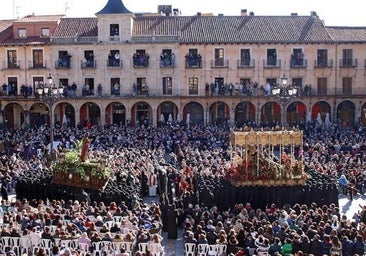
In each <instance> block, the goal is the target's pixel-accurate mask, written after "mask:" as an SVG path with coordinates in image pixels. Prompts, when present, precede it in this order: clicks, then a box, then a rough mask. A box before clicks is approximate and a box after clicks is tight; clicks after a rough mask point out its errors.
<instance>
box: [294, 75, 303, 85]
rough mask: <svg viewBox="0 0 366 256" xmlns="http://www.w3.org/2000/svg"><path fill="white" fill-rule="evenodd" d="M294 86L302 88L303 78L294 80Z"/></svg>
mask: <svg viewBox="0 0 366 256" xmlns="http://www.w3.org/2000/svg"><path fill="white" fill-rule="evenodd" d="M292 85H293V86H300V87H301V86H302V78H301V77H296V78H292Z"/></svg>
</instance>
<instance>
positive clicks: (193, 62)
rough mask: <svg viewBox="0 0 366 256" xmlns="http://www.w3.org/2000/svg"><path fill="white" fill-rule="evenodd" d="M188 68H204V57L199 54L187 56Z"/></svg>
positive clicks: (186, 64)
mask: <svg viewBox="0 0 366 256" xmlns="http://www.w3.org/2000/svg"><path fill="white" fill-rule="evenodd" d="M185 66H186V68H202V57H201V56H200V55H197V56H186V63H185Z"/></svg>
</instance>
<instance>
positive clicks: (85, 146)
mask: <svg viewBox="0 0 366 256" xmlns="http://www.w3.org/2000/svg"><path fill="white" fill-rule="evenodd" d="M90 142H91V139H89V133H86V134H85V136H84V138H83V143H82V145H81V152H80V159H81V161H82V162H85V161H86V160H88V159H89V145H90Z"/></svg>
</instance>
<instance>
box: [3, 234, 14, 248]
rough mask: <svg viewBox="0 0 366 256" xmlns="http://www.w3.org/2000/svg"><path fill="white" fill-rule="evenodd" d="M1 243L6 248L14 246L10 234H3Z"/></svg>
mask: <svg viewBox="0 0 366 256" xmlns="http://www.w3.org/2000/svg"><path fill="white" fill-rule="evenodd" d="M1 244H2V247H3V249H5V248H6V247H11V246H12V244H11V237H10V236H3V237H2V238H1Z"/></svg>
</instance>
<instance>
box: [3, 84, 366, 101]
mask: <svg viewBox="0 0 366 256" xmlns="http://www.w3.org/2000/svg"><path fill="white" fill-rule="evenodd" d="M102 92H103V93H101V94H99V93H98V90H97V88H94V89H90V90H89V91H87V90H84V94H83V92H82V90H81V89H80V91H79V89H78V91H77V92H76V94H73V93H72V92H71V91H68V90H65V95H64V96H65V98H75V97H77V98H80V97H85V96H87V97H110V96H111V95H114V96H118V97H125V98H132V97H146V98H154V97H162V98H178V97H206V98H207V97H212V98H216V97H217V98H219V97H240V98H247V100H250V99H252V98H253V97H259V98H260V97H266V98H268V95H265V93H264V92H263V91H262V90H261V89H260V88H247V89H246V90H242V91H240V90H235V89H234V90H232V91H231V92H230V90H229V89H228V88H227V87H225V89H224V90H218V91H214V92H211V91H210V90H205V89H204V88H201V89H198V90H189V89H174V88H173V89H172V90H169V91H163V89H151V88H149V90H148V93H147V91H146V90H142V89H141V90H140V91H136V92H134V91H133V90H132V88H127V89H124V88H123V89H122V88H121V89H120V94H119V95H118V94H116V92H115V91H113V90H111V89H108V90H107V89H106V90H102ZM104 92H105V93H104ZM33 94H34V92H33ZM33 94H32V95H33ZM0 96H1V97H6V98H12V97H14V98H19V97H23V96H22V95H21V94H16V93H15V92H13V93H11V92H10V94H2V95H1V94H0ZM28 96H30V95H28ZM269 96H271V95H269ZM334 96H340V97H342V98H344V97H354V96H366V88H364V87H361V86H360V87H352V88H342V87H340V88H336V89H334V88H332V89H329V88H328V89H325V90H324V89H321V90H318V89H317V88H316V87H315V88H311V90H309V91H307V92H306V93H305V90H304V86H299V87H298V92H297V97H314V98H316V99H319V97H334ZM295 99H296V97H295V98H294V100H295ZM243 100H244V99H243Z"/></svg>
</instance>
